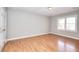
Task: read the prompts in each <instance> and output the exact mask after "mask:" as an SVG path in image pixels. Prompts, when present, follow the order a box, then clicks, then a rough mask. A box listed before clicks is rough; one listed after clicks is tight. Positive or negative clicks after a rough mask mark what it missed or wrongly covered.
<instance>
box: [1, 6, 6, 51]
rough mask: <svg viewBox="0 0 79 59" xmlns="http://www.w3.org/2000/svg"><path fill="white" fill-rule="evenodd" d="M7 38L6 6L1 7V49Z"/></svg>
mask: <svg viewBox="0 0 79 59" xmlns="http://www.w3.org/2000/svg"><path fill="white" fill-rule="evenodd" d="M5 40H6V12H5V8H2V7H0V51H1V49H2V48H3V45H4V42H5Z"/></svg>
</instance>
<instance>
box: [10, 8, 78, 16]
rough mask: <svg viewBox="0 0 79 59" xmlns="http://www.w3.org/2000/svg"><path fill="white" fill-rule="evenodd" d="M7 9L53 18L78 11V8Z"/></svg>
mask: <svg viewBox="0 0 79 59" xmlns="http://www.w3.org/2000/svg"><path fill="white" fill-rule="evenodd" d="M9 9H14V10H23V11H27V12H31V13H34V14H39V15H44V16H55V15H59V14H63V13H68V12H71V11H76V10H79V8H78V7H52V9H51V10H49V9H48V7H9Z"/></svg>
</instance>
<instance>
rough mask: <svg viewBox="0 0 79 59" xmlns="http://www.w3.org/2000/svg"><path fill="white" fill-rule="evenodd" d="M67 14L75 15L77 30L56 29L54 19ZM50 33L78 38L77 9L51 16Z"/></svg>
mask: <svg viewBox="0 0 79 59" xmlns="http://www.w3.org/2000/svg"><path fill="white" fill-rule="evenodd" d="M69 15H77V32H70V31H61V30H57V20H56V19H57V18H58V17H65V16H69ZM51 33H53V34H59V35H65V36H69V37H75V38H79V11H75V12H71V13H66V14H62V15H57V16H54V17H51Z"/></svg>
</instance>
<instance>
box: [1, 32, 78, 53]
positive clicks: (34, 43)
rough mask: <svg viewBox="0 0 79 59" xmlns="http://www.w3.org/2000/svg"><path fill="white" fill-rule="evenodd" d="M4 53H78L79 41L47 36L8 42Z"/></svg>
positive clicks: (51, 35)
mask: <svg viewBox="0 0 79 59" xmlns="http://www.w3.org/2000/svg"><path fill="white" fill-rule="evenodd" d="M2 51H3V52H78V51H79V40H75V39H71V38H66V37H62V36H58V35H53V34H47V35H41V36H37V37H31V38H24V39H20V40H12V41H8V42H7V43H6V44H5V46H4V48H3V50H2Z"/></svg>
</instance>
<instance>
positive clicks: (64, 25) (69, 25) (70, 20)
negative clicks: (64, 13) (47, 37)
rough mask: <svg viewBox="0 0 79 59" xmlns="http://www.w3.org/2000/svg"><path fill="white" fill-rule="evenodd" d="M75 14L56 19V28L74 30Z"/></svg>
mask: <svg viewBox="0 0 79 59" xmlns="http://www.w3.org/2000/svg"><path fill="white" fill-rule="evenodd" d="M76 21H77V19H76V16H71V17H64V18H58V19H57V29H58V30H67V31H76V26H77V25H76Z"/></svg>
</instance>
